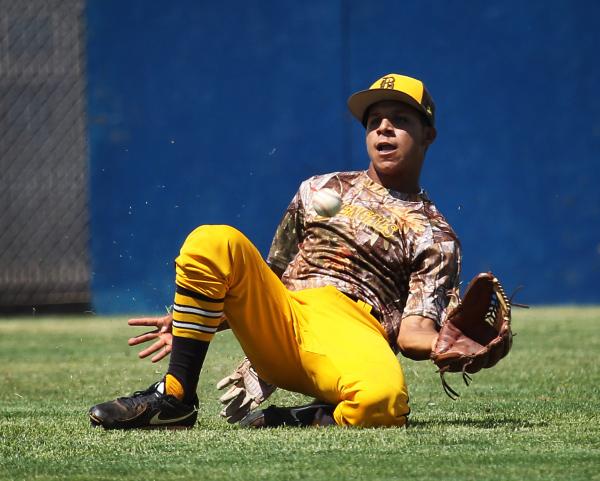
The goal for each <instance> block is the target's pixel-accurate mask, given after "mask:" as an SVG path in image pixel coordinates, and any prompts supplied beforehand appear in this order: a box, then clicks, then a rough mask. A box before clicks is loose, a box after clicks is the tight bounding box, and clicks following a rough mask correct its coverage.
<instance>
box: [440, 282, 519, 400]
mask: <svg viewBox="0 0 600 481" xmlns="http://www.w3.org/2000/svg"><path fill="white" fill-rule="evenodd" d="M510 308H511V301H510V300H509V299H508V298H507V297H506V294H505V293H504V289H502V286H501V285H500V282H499V281H498V279H497V278H496V277H494V275H493V274H492V273H491V272H486V273H481V274H478V275H477V276H475V278H473V280H472V281H471V282H470V283H469V285H468V286H467V289H466V291H465V294H464V296H463V299H462V301H460V303H459V304H458V306H457V307H455V308H454V309H452V310H451V311H450V312H448V315H447V316H446V318H445V320H444V321H443V323H442V327H441V329H440V333H439V337H438V339H437V342H436V344H435V347H434V349H433V351H432V353H431V359H432V361H433V362H434V363H435V365H436V366H437V367H438V368H439V370H438V372H439V373H440V377H441V379H442V386H443V387H444V391H445V392H446V394H447V395H448V396H450V397H451V398H452V399H456V398H457V397H458V396H459V394H458V393H457V392H456V391H455V390H454V389H452V388H451V387H450V386H449V385H448V383H447V382H446V379H445V378H444V375H445V374H446V373H447V372H462V374H463V379H464V381H465V384H466V385H467V386H468V385H469V382H470V381H471V377H470V376H469V374H468V373H470V374H473V373H476V372H478V371H480V370H481V369H484V368H489V367H492V366H494V365H495V364H496V363H497V362H498V361H499V360H500V359H502V358H503V357H504V356H506V355H507V354H508V351H510V348H511V346H512V338H513V334H512V331H511V326H510V324H511V313H510Z"/></svg>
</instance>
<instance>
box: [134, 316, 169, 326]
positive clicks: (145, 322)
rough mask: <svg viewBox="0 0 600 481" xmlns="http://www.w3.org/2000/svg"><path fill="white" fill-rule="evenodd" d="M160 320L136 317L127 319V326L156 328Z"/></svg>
mask: <svg viewBox="0 0 600 481" xmlns="http://www.w3.org/2000/svg"><path fill="white" fill-rule="evenodd" d="M161 320H162V318H156V317H136V318H133V319H129V320H128V321H127V324H129V325H130V326H155V327H157V326H158V324H159V322H160V321H161Z"/></svg>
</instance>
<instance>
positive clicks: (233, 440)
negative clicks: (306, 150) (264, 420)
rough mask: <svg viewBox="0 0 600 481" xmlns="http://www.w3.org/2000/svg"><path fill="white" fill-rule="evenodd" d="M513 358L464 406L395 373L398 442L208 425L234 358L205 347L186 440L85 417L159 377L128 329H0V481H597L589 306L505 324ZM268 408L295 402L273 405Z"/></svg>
mask: <svg viewBox="0 0 600 481" xmlns="http://www.w3.org/2000/svg"><path fill="white" fill-rule="evenodd" d="M514 318H515V320H514V330H515V332H517V337H516V338H515V345H514V349H513V351H512V352H511V354H510V355H509V356H508V357H507V358H506V359H505V360H504V361H502V362H501V363H500V364H499V365H498V366H497V367H496V368H495V369H493V370H490V371H485V372H480V373H478V374H476V375H475V376H474V381H473V384H472V385H471V387H469V388H467V387H465V386H464V385H461V383H462V381H461V380H460V378H459V376H458V375H456V376H451V381H452V385H453V386H454V387H456V388H459V391H460V392H461V393H462V396H461V398H460V399H459V400H458V401H452V400H450V399H449V398H447V397H446V395H445V394H444V393H443V391H442V388H441V386H440V383H439V377H438V376H437V374H436V373H435V370H434V368H433V365H432V364H431V363H429V362H420V363H417V362H413V361H408V360H402V363H403V366H404V369H405V374H406V377H407V380H408V385H409V389H410V394H411V407H412V412H413V414H412V416H411V421H412V424H411V426H410V427H409V428H408V429H404V428H401V429H396V428H394V429H345V428H337V427H333V428H310V429H293V428H285V429H273V430H262V431H251V430H243V429H240V428H237V427H235V426H230V425H228V424H227V423H226V422H224V421H223V420H221V418H219V417H218V412H219V404H218V401H217V398H218V392H217V391H216V390H215V388H214V384H215V382H216V381H217V380H218V379H220V378H221V377H222V376H224V375H225V374H227V373H228V372H229V371H230V370H231V368H233V367H234V366H235V365H236V362H237V360H238V359H239V358H240V354H241V351H240V350H239V347H238V346H237V344H236V342H235V339H234V338H233V337H232V336H231V334H229V333H223V334H219V335H217V337H216V339H215V341H214V343H213V346H211V350H210V351H209V355H208V358H207V361H206V364H205V369H204V371H203V375H202V377H201V382H200V389H199V395H200V402H201V416H200V418H199V424H198V425H197V426H196V428H195V429H192V430H188V431H137V432H105V431H103V430H101V429H92V428H91V427H90V426H89V424H88V420H87V415H86V412H87V409H88V407H89V406H90V405H92V404H95V403H97V402H100V401H105V400H108V399H111V398H113V397H116V396H119V395H124V394H129V393H131V392H132V391H134V390H137V389H140V388H145V387H147V386H148V385H149V384H150V383H151V382H153V381H154V380H156V379H158V378H159V377H160V376H161V375H162V372H163V370H164V369H165V367H166V362H165V361H163V362H162V363H160V364H158V365H152V364H150V363H149V362H145V361H139V360H138V359H137V357H136V352H137V350H136V349H134V348H129V347H128V346H127V344H126V339H127V338H128V337H129V336H130V335H131V334H132V333H133V332H139V330H138V331H136V330H134V329H133V328H129V327H127V326H126V324H125V320H124V319H110V318H102V317H94V316H89V317H79V318H78V317H71V318H48V317H45V318H44V317H42V318H35V317H22V318H15V319H4V320H0V365H1V366H2V367H1V370H0V479H3V480H4V479H11V480H20V479H23V480H25V479H27V480H30V479H35V480H43V479H56V480H58V479H79V480H99V479H120V480H153V479H157V480H158V479H160V480H164V481H169V480H175V479H181V480H183V479H185V480H189V479H228V480H269V479H285V480H288V479H289V480H293V479H308V480H313V479H323V480H332V479H335V480H346V479H352V480H356V479H365V480H366V479H368V480H382V479H390V480H391V479H412V480H443V481H451V480H467V479H472V480H586V481H589V480H600V414H599V412H600V388H599V385H600V369H599V361H600V356H599V353H600V334H599V333H598V329H599V328H600V308H551V309H550V308H549V309H543V308H535V309H530V310H529V311H523V310H519V311H517V312H516V313H515V315H514ZM272 401H273V402H276V403H279V404H293V403H298V402H302V401H304V398H302V397H301V396H299V395H295V394H292V393H287V392H278V393H276V394H275V395H274V396H273V399H272Z"/></svg>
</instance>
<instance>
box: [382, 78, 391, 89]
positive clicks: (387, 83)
mask: <svg viewBox="0 0 600 481" xmlns="http://www.w3.org/2000/svg"><path fill="white" fill-rule="evenodd" d="M394 81H395V79H394V77H383V78H382V79H381V83H380V84H379V88H380V89H393V88H394Z"/></svg>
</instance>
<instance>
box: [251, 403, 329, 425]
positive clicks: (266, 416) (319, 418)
mask: <svg viewBox="0 0 600 481" xmlns="http://www.w3.org/2000/svg"><path fill="white" fill-rule="evenodd" d="M334 409H335V406H334V405H332V404H326V403H321V402H314V403H311V404H306V405H304V406H295V407H291V408H285V407H277V406H273V405H271V406H269V407H268V408H267V409H258V410H256V411H252V412H251V413H249V414H247V415H246V416H245V417H244V418H243V419H242V420H241V421H240V423H239V424H240V426H242V427H244V428H255V429H260V428H276V427H280V426H296V427H307V426H331V425H335V424H336V422H335V420H334V419H333V410H334Z"/></svg>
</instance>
